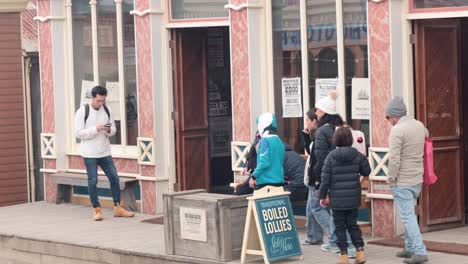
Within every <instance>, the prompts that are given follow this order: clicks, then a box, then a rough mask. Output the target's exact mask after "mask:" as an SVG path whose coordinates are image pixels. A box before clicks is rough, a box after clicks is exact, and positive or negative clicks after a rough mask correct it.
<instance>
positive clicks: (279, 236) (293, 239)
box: [241, 186, 303, 264]
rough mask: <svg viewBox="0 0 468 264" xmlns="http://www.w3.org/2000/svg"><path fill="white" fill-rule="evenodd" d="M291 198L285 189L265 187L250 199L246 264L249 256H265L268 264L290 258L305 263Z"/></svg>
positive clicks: (244, 247)
mask: <svg viewBox="0 0 468 264" xmlns="http://www.w3.org/2000/svg"><path fill="white" fill-rule="evenodd" d="M289 194H290V193H289V192H285V191H284V189H283V187H275V186H265V187H263V188H262V189H260V190H256V191H254V194H253V196H251V197H248V198H247V200H249V206H248V208H247V216H246V218H245V229H244V239H243V242H242V252H241V263H242V264H244V263H246V261H247V256H248V255H249V256H250V255H254V256H262V257H263V262H264V263H265V264H270V261H275V260H280V259H286V258H290V257H298V259H299V260H302V259H303V256H302V251H301V245H300V243H299V238H298V236H297V232H296V225H295V224H294V215H293V211H292V209H291V202H289Z"/></svg>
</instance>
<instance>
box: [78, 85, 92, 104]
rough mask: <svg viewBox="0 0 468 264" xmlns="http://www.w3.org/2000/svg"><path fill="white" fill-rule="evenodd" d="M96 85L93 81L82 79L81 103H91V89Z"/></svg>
mask: <svg viewBox="0 0 468 264" xmlns="http://www.w3.org/2000/svg"><path fill="white" fill-rule="evenodd" d="M93 87H94V82H93V81H87V80H82V81H81V95H80V105H84V104H87V103H89V101H90V100H91V90H92V89H93Z"/></svg>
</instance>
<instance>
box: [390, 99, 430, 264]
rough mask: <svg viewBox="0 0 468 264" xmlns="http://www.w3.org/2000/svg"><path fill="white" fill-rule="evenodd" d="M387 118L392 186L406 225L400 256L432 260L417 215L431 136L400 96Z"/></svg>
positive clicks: (407, 259) (412, 260)
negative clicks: (426, 143)
mask: <svg viewBox="0 0 468 264" xmlns="http://www.w3.org/2000/svg"><path fill="white" fill-rule="evenodd" d="M385 118H386V119H387V121H388V122H389V123H390V124H391V125H392V129H391V130H390V136H389V138H388V148H389V158H388V180H387V181H388V183H389V184H390V185H391V188H392V191H393V197H394V199H395V204H396V205H397V208H398V209H399V212H400V217H401V220H402V221H403V224H404V226H405V248H404V249H403V251H401V252H398V253H397V254H396V256H397V257H400V258H405V260H404V261H403V262H405V263H409V264H417V263H424V262H427V261H429V259H428V257H427V250H426V246H425V245H424V242H423V240H422V236H421V231H420V230H419V225H418V219H417V216H416V214H415V213H414V206H415V204H416V200H417V199H418V197H419V195H420V194H421V190H422V183H423V174H424V161H423V153H424V142H425V137H426V136H428V135H429V132H428V131H427V129H426V127H424V124H423V123H421V122H420V121H418V120H416V119H414V118H413V117H410V116H407V111H406V105H405V103H404V101H403V98H401V97H399V96H396V97H394V98H393V99H391V100H390V101H389V102H388V103H387V105H386V106H385Z"/></svg>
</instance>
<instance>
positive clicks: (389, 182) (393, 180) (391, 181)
mask: <svg viewBox="0 0 468 264" xmlns="http://www.w3.org/2000/svg"><path fill="white" fill-rule="evenodd" d="M396 181H397V179H396V177H387V183H388V184H390V185H395V184H396Z"/></svg>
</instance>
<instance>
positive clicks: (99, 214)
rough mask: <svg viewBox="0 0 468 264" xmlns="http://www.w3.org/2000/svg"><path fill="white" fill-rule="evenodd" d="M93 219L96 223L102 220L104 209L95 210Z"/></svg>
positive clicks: (97, 208)
mask: <svg viewBox="0 0 468 264" xmlns="http://www.w3.org/2000/svg"><path fill="white" fill-rule="evenodd" d="M93 219H94V221H101V220H102V209H101V207H96V208H93Z"/></svg>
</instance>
